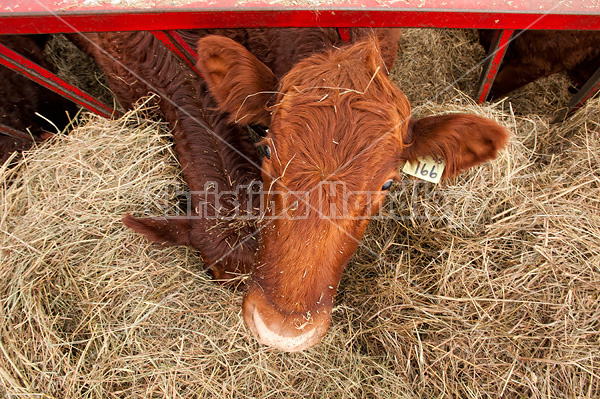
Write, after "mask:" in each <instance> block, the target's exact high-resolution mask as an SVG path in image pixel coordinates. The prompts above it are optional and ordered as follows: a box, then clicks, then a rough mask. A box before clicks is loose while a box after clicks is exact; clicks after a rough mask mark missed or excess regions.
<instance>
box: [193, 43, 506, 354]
mask: <svg viewBox="0 0 600 399" xmlns="http://www.w3.org/2000/svg"><path fill="white" fill-rule="evenodd" d="M198 53H199V62H198V68H199V70H200V72H201V73H202V75H203V77H204V78H205V80H206V81H207V83H208V86H209V88H210V90H211V93H212V94H213V96H214V97H215V99H216V100H217V102H218V103H219V106H220V109H221V110H222V111H224V112H228V113H229V115H230V118H231V121H232V122H235V123H243V124H262V125H265V126H267V127H268V133H267V136H266V137H265V139H264V140H263V142H262V143H261V145H264V146H265V150H266V153H267V156H266V157H265V158H264V160H263V164H262V177H263V184H264V190H265V192H266V204H267V206H266V207H265V210H264V212H265V214H264V219H263V221H262V224H261V230H260V242H259V250H258V255H257V258H256V261H255V266H254V271H253V274H252V278H251V281H250V283H249V287H248V292H247V294H246V297H245V298H244V303H243V317H244V320H245V322H246V324H247V326H248V327H249V329H250V330H251V331H252V333H253V334H254V335H255V336H256V337H257V338H258V339H259V341H260V342H262V343H264V344H267V345H271V346H274V347H277V348H280V349H282V350H285V351H299V350H303V349H306V348H309V347H311V346H313V345H315V344H317V343H318V342H319V341H320V340H321V338H322V337H323V335H324V334H325V332H326V331H327V329H328V326H329V323H330V319H331V310H332V307H333V303H334V298H335V295H336V290H337V286H338V283H339V281H340V278H341V274H342V271H343V269H344V267H345V266H346V264H347V263H348V260H349V259H350V257H351V256H352V254H353V253H354V252H355V251H356V249H357V248H358V245H359V241H360V240H361V238H362V236H363V234H364V232H365V230H366V228H367V224H368V222H369V218H370V216H372V215H373V214H375V213H376V212H377V211H378V210H379V208H380V207H381V205H382V204H383V202H384V199H385V196H386V191H387V189H388V188H389V186H390V184H391V182H392V181H394V180H397V179H399V176H398V172H397V170H398V166H399V164H400V163H401V162H403V161H406V160H410V161H413V160H416V158H417V157H418V156H427V155H432V156H434V157H438V158H442V159H443V160H445V162H446V169H445V171H444V176H445V177H450V176H454V175H456V174H457V173H459V172H460V171H462V170H464V169H466V168H469V167H471V166H473V165H477V164H479V163H481V162H485V161H487V160H490V159H492V158H494V157H495V156H496V155H497V152H498V150H499V149H500V148H501V147H503V146H504V144H505V143H506V141H507V138H508V134H507V131H506V130H505V129H504V128H502V127H501V126H499V125H498V124H496V123H495V122H493V121H490V120H487V119H484V118H481V117H477V116H471V115H456V114H455V115H444V116H435V117H429V118H424V119H418V120H415V119H411V117H410V114H411V108H410V104H409V102H408V100H407V99H406V97H405V96H404V94H402V92H401V91H400V90H399V89H398V88H397V87H396V86H395V85H394V84H393V83H392V82H391V81H390V80H389V78H388V77H387V75H386V73H385V66H384V64H383V61H382V59H381V56H380V53H379V47H378V43H377V41H376V40H374V39H369V40H365V41H361V42H358V43H355V44H352V45H349V46H347V47H344V48H341V49H332V50H330V51H326V52H323V53H320V54H315V55H313V56H311V57H309V58H307V59H304V60H303V61H301V62H299V63H297V64H296V65H295V66H294V67H293V68H292V69H291V70H290V71H289V72H288V73H287V74H286V75H285V76H284V77H283V78H282V79H281V81H278V80H277V79H276V78H275V75H274V74H273V73H272V72H271V71H270V70H269V68H267V67H266V66H265V65H264V64H262V63H261V62H260V61H259V60H258V59H256V58H255V57H254V56H253V55H252V54H251V53H249V52H248V51H247V50H246V49H245V48H244V47H243V46H241V45H239V44H237V43H235V42H233V41H232V40H229V39H227V38H224V37H218V36H208V37H205V38H203V39H201V40H200V41H199V44H198Z"/></svg>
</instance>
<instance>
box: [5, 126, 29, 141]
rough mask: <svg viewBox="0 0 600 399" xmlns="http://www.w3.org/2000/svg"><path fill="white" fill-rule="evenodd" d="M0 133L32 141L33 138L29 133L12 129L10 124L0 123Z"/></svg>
mask: <svg viewBox="0 0 600 399" xmlns="http://www.w3.org/2000/svg"><path fill="white" fill-rule="evenodd" d="M0 134H4V135H6V136H10V137H14V138H16V139H25V140H29V141H32V142H33V138H32V137H31V135H29V134H27V133H25V132H22V131H20V130H17V129H14V128H12V127H10V126H6V125H4V124H2V123H0Z"/></svg>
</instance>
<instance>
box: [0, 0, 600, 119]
mask: <svg viewBox="0 0 600 399" xmlns="http://www.w3.org/2000/svg"><path fill="white" fill-rule="evenodd" d="M268 1H269V0H248V1H245V2H239V0H218V1H217V2H212V3H208V2H205V1H198V0H179V1H178V5H177V7H174V6H173V3H172V0H151V1H150V0H136V2H135V7H132V6H129V3H130V2H129V1H121V2H116V3H115V2H109V3H108V4H107V2H106V1H100V0H86V1H83V0H4V1H2V4H0V34H35V33H72V32H102V31H133V30H150V31H152V33H153V34H154V35H155V36H156V37H157V38H158V39H159V40H161V41H162V42H163V43H164V44H165V45H166V46H167V47H168V48H169V49H171V51H173V52H174V53H176V54H177V55H178V56H179V57H180V58H181V59H182V60H183V61H184V62H185V63H186V64H187V65H188V66H190V67H191V68H193V69H195V64H196V55H195V54H194V52H193V51H192V50H191V49H190V48H189V46H188V45H187V44H186V43H185V42H184V41H183V40H182V39H181V37H180V36H179V35H178V34H177V32H175V29H200V28H233V27H241V26H243V27H245V28H253V27H314V26H324V27H336V28H338V31H339V33H340V37H341V38H342V40H344V41H350V40H351V37H350V28H351V27H364V26H371V27H436V28H482V29H496V30H499V31H500V32H501V33H500V34H499V35H498V40H497V43H496V44H495V45H493V46H492V48H493V49H494V50H493V51H492V50H491V54H493V56H492V57H491V58H490V59H489V61H488V62H487V65H486V66H485V67H484V71H485V72H484V74H483V75H482V80H481V84H480V88H479V90H478V93H477V96H476V97H477V101H478V102H482V101H484V100H485V98H486V97H487V94H488V92H489V89H490V87H491V84H492V83H493V79H494V77H495V73H496V72H497V69H498V66H499V65H500V62H501V60H502V56H503V54H504V52H505V51H506V44H507V42H508V39H509V37H510V33H512V31H513V30H515V29H557V30H566V29H579V30H600V7H598V5H597V4H593V3H594V1H586V0H570V1H558V0H557V1H552V2H549V1H547V0H512V1H498V0H484V1H480V2H476V1H473V0H419V1H418V2H415V1H413V0H357V1H356V2H341V1H343V0H321V2H320V3H319V5H314V4H310V5H296V6H290V5H282V4H281V3H269V2H268ZM416 3H418V4H416ZM553 3H554V4H553ZM0 64H1V65H5V66H8V67H9V68H12V69H14V70H16V71H17V72H20V73H22V74H24V75H25V76H27V77H29V78H31V79H33V80H35V81H36V82H38V83H40V84H42V85H44V86H46V87H48V88H49V89H51V90H53V91H55V92H57V93H59V94H61V95H63V96H65V97H67V98H69V99H71V100H73V101H75V102H76V103H78V104H80V105H82V106H84V107H85V108H87V109H89V110H90V111H92V112H95V113H98V114H100V115H103V116H110V115H113V114H114V111H113V110H112V109H110V107H107V106H105V105H103V104H102V103H100V102H99V101H97V100H95V99H93V98H92V97H91V96H89V95H88V94H86V93H85V92H82V91H81V90H79V89H77V88H76V87H73V86H70V85H69V84H67V83H66V82H64V81H62V80H61V79H59V78H58V77H57V76H55V75H54V74H52V73H50V72H49V71H47V70H45V69H43V68H41V67H40V66H38V65H36V64H34V63H32V62H31V61H29V60H27V59H26V58H24V57H22V56H20V55H19V54H17V53H15V52H14V51H12V50H10V49H8V48H6V47H5V46H1V47H0ZM596 75H598V73H597V74H596ZM596 75H594V76H596ZM599 80H600V76H596V80H595V81H590V82H588V83H589V84H586V85H585V86H584V88H585V90H586V91H584V89H583V88H582V90H581V91H580V93H578V94H577V95H576V96H575V97H574V98H573V100H572V102H573V109H576V108H578V107H579V106H581V104H582V103H583V102H584V101H585V100H586V99H587V98H588V97H590V96H591V95H592V94H593V93H594V92H595V91H596V90H598V88H599V86H600V83H599V82H598V81H599ZM573 109H571V111H570V112H572V110H573Z"/></svg>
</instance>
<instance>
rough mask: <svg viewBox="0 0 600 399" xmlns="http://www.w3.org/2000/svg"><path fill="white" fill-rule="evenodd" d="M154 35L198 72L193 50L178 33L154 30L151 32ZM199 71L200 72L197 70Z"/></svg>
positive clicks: (196, 58)
mask: <svg viewBox="0 0 600 399" xmlns="http://www.w3.org/2000/svg"><path fill="white" fill-rule="evenodd" d="M151 33H152V34H153V35H154V37H156V38H157V39H158V40H160V41H161V42H162V43H163V44H164V45H165V46H167V48H168V49H169V50H171V51H172V52H173V53H174V54H175V55H177V56H178V57H179V58H180V59H181V60H182V61H183V62H185V63H186V65H187V66H189V67H190V68H192V69H193V70H195V71H196V72H198V70H197V69H196V63H197V62H198V56H197V55H196V53H194V50H192V48H191V47H190V46H188V44H187V43H186V42H185V41H184V40H183V39H182V38H181V36H180V35H179V33H177V32H176V31H174V30H169V31H162V30H154V31H152V32H151ZM198 73H200V72H198Z"/></svg>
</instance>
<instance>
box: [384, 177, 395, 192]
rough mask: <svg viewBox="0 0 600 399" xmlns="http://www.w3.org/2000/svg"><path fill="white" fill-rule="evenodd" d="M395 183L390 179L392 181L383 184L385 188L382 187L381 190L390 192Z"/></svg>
mask: <svg viewBox="0 0 600 399" xmlns="http://www.w3.org/2000/svg"><path fill="white" fill-rule="evenodd" d="M393 182H394V181H393V180H392V179H390V180H388V181H386V182H385V183H383V186H381V189H382V190H389V189H390V187H392V183H393Z"/></svg>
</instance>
